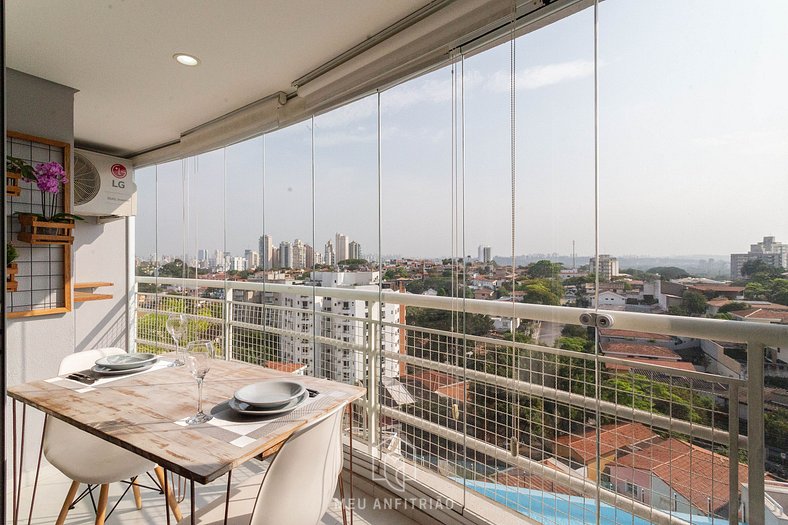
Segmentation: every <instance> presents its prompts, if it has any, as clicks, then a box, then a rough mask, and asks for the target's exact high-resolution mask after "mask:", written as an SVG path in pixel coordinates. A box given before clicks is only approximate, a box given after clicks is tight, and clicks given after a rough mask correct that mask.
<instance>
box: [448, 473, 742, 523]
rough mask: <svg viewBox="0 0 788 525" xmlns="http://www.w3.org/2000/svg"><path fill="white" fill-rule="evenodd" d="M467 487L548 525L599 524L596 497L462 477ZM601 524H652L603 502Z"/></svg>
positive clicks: (700, 518) (696, 520)
mask: <svg viewBox="0 0 788 525" xmlns="http://www.w3.org/2000/svg"><path fill="white" fill-rule="evenodd" d="M455 481H457V482H459V483H462V482H463V481H465V483H466V485H467V487H468V488H469V489H471V490H474V491H476V492H478V493H480V494H483V495H484V496H487V497H488V498H490V499H493V500H495V501H497V502H499V503H502V504H504V505H506V506H507V507H509V508H511V509H514V510H516V511H517V512H519V513H521V514H524V515H526V516H528V517H529V518H531V519H533V520H536V521H538V522H540V523H544V524H545V525H553V524H555V525H586V524H588V523H596V500H593V499H591V498H583V497H581V496H571V497H570V496H567V495H564V494H555V493H552V492H543V491H541V490H531V489H527V488H522V487H509V486H506V485H497V484H495V483H487V482H484V481H473V480H462V479H456V480H455ZM600 514H601V521H600V522H599V523H600V525H651V522H650V521H647V520H644V519H643V518H639V517H637V516H633V515H632V514H630V513H629V512H625V511H623V510H621V509H618V508H616V507H613V506H611V505H608V504H607V503H602V505H601V507H600ZM673 515H674V516H675V517H677V518H679V519H682V520H684V521H687V522H690V516H689V515H687V514H678V513H674V514H673ZM691 523H692V524H693V525H712V523H713V525H728V521H727V520H723V519H719V518H714V521H713V522H712V520H711V518H707V517H705V516H697V515H693V516H692V521H691Z"/></svg>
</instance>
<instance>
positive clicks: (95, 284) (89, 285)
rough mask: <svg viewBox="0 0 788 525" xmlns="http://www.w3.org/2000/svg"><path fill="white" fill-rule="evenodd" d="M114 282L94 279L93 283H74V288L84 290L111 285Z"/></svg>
mask: <svg viewBox="0 0 788 525" xmlns="http://www.w3.org/2000/svg"><path fill="white" fill-rule="evenodd" d="M113 284H114V283H109V282H105V281H96V282H93V283H74V290H86V289H88V288H102V287H104V286H112V285H113Z"/></svg>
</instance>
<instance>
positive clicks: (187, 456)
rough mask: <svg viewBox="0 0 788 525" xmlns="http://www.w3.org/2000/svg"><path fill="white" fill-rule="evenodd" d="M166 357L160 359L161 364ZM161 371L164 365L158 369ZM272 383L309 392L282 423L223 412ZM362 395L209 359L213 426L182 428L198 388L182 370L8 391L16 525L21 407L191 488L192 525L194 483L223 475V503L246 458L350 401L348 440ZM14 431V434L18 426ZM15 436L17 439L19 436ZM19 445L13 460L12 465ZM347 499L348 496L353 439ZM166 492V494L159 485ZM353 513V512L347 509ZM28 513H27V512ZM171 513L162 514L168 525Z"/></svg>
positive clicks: (208, 404)
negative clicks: (259, 385)
mask: <svg viewBox="0 0 788 525" xmlns="http://www.w3.org/2000/svg"><path fill="white" fill-rule="evenodd" d="M166 359H167V358H166V357H163V358H161V359H160V361H164V360H166ZM159 366H162V364H161V363H160V364H159ZM276 378H280V379H281V378H288V379H296V380H298V381H300V382H302V383H303V384H304V385H305V386H306V387H307V388H308V389H310V390H312V391H313V393H312V394H311V395H310V398H309V399H306V400H305V401H304V403H303V406H302V407H299V408H296V409H295V410H294V411H292V412H290V413H288V414H284V415H282V416H281V417H276V418H272V419H270V420H269V419H266V420H260V419H259V418H257V419H255V418H248V417H243V416H241V415H238V414H236V413H235V412H234V411H233V410H232V409H230V408H229V406H228V401H229V400H230V399H231V398H232V397H233V393H234V392H235V391H236V390H238V389H239V388H241V387H242V386H244V385H248V384H251V383H255V382H258V381H265V380H270V379H276ZM365 392H366V389H364V388H362V387H358V386H353V385H347V384H344V383H338V382H334V381H328V380H325V379H318V378H314V377H308V376H293V375H292V374H287V373H284V372H279V371H277V370H272V369H270V368H264V367H261V366H256V365H251V364H248V363H242V362H238V361H227V360H220V359H217V360H215V361H214V362H213V363H212V365H211V369H210V372H209V373H208V375H207V376H206V378H205V382H204V384H203V410H204V411H205V412H206V413H207V414H212V415H214V420H212V421H209V422H207V423H202V424H200V425H194V426H190V425H186V424H185V419H186V418H188V417H189V416H191V415H193V414H194V413H195V412H196V407H197V384H196V381H195V379H194V378H193V377H192V376H191V374H190V373H189V371H188V369H187V367H185V366H181V367H163V368H158V369H154V370H149V371H146V372H142V373H137V374H133V375H129V376H122V377H120V378H113V379H112V380H111V381H109V382H106V383H104V384H96V385H95V386H94V385H88V384H82V383H79V382H77V381H72V380H69V379H64V378H52V379H48V380H39V381H32V382H30V383H25V384H23V385H17V386H13V387H10V388H9V389H8V396H9V397H11V398H12V400H13V405H12V410H13V413H14V419H13V426H14V429H13V439H14V468H15V472H14V479H13V481H14V502H13V505H14V509H13V510H14V520H13V522H14V525H16V523H17V518H18V516H17V510H18V506H19V503H18V502H19V492H20V491H21V473H22V464H21V463H22V457H23V456H24V433H25V424H24V421H25V413H24V410H25V407H26V406H31V407H34V408H37V409H38V410H41V411H42V412H44V413H45V414H46V417H55V418H58V419H61V420H63V421H66V422H67V423H70V424H71V425H74V426H75V427H77V428H79V429H81V430H84V431H85V432H89V433H90V434H93V435H95V436H97V437H99V438H101V439H104V440H106V441H109V442H111V443H114V444H115V445H117V446H119V447H121V448H124V449H126V450H130V451H132V452H134V453H135V454H138V455H140V456H142V457H144V458H147V459H149V460H151V461H153V462H155V463H156V464H158V465H159V466H161V467H163V468H164V469H165V476H164V483H165V484H166V483H167V475H166V471H170V472H174V473H175V474H178V475H180V476H182V477H183V478H186V479H187V480H190V482H191V494H192V498H191V502H190V503H191V507H192V513H191V516H192V523H194V490H195V489H194V483H195V482H196V483H199V484H206V483H210V482H212V481H214V480H216V479H218V478H220V477H221V476H223V475H227V478H228V479H227V496H228V504H229V495H230V482H231V475H232V470H233V469H234V468H236V467H238V466H240V465H242V464H244V463H245V462H247V461H249V460H250V459H252V458H254V457H257V456H261V455H266V453H267V452H270V451H272V450H276V449H277V447H278V446H281V444H282V443H283V442H284V441H285V440H286V439H287V438H288V437H289V436H291V435H292V434H293V433H294V432H295V431H297V430H298V429H299V428H301V427H303V426H305V425H307V424H309V423H310V421H314V420H316V419H318V418H320V417H321V416H323V415H325V414H327V413H330V412H331V411H333V410H336V409H337V408H338V407H340V406H341V405H343V404H344V403H348V407H349V411H350V418H349V420H350V424H351V435H352V421H353V414H352V408H350V407H352V405H353V401H355V400H357V399H359V398H361V397H362V396H363V395H364V394H365ZM17 402H18V403H22V407H21V408H22V418H21V419H22V424H21V425H17V417H16V411H17ZM18 426H19V427H20V428H17V427H18ZM20 430H21V434H22V437H21V440H17V434H18V433H19V431H20ZM17 441H19V448H20V454H19V461H18V464H17V445H16V443H17ZM350 444H351V454H350V457H351V459H350V461H351V463H350V465H351V487H350V490H351V495H350V497H351V498H352V439H351V440H350ZM40 463H41V451H39V456H38V465H37V469H36V478H35V479H36V482H34V487H33V496H32V498H33V499H32V502H31V505H32V504H33V503H34V501H35V490H36V484H37V479H38V468H39V467H40ZM164 490H165V492H167V491H168V489H167V487H164ZM351 511H352V507H351ZM31 512H32V509H31ZM169 522H170V512H169V511H167V523H169Z"/></svg>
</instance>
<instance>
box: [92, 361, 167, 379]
mask: <svg viewBox="0 0 788 525" xmlns="http://www.w3.org/2000/svg"><path fill="white" fill-rule="evenodd" d="M153 364H154V363H152V362H151V363H148V364H145V365H142V366H138V367H137V368H126V369H123V370H113V369H112V368H107V367H106V366H101V365H93V368H91V369H90V371H91V372H95V373H97V374H100V375H102V376H122V375H124V374H136V373H137V372H142V371H144V370H147V369H149V368H150V367H152V366H153Z"/></svg>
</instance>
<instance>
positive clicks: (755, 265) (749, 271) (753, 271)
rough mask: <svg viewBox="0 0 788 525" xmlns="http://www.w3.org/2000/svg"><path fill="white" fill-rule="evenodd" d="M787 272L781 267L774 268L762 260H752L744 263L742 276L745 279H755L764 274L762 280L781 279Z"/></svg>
mask: <svg viewBox="0 0 788 525" xmlns="http://www.w3.org/2000/svg"><path fill="white" fill-rule="evenodd" d="M784 271H785V270H784V269H782V268H780V267H779V266H772V265H771V264H767V263H766V262H764V261H762V260H760V259H752V260H749V261H747V262H746V263H744V264H743V265H742V267H741V274H742V275H743V276H745V277H749V278H753V277H755V276H756V275H758V274H764V276H763V277H762V279H763V278H764V277H765V278H766V279H769V278H774V277H779V276H780V275H782V273H783V272H784Z"/></svg>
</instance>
